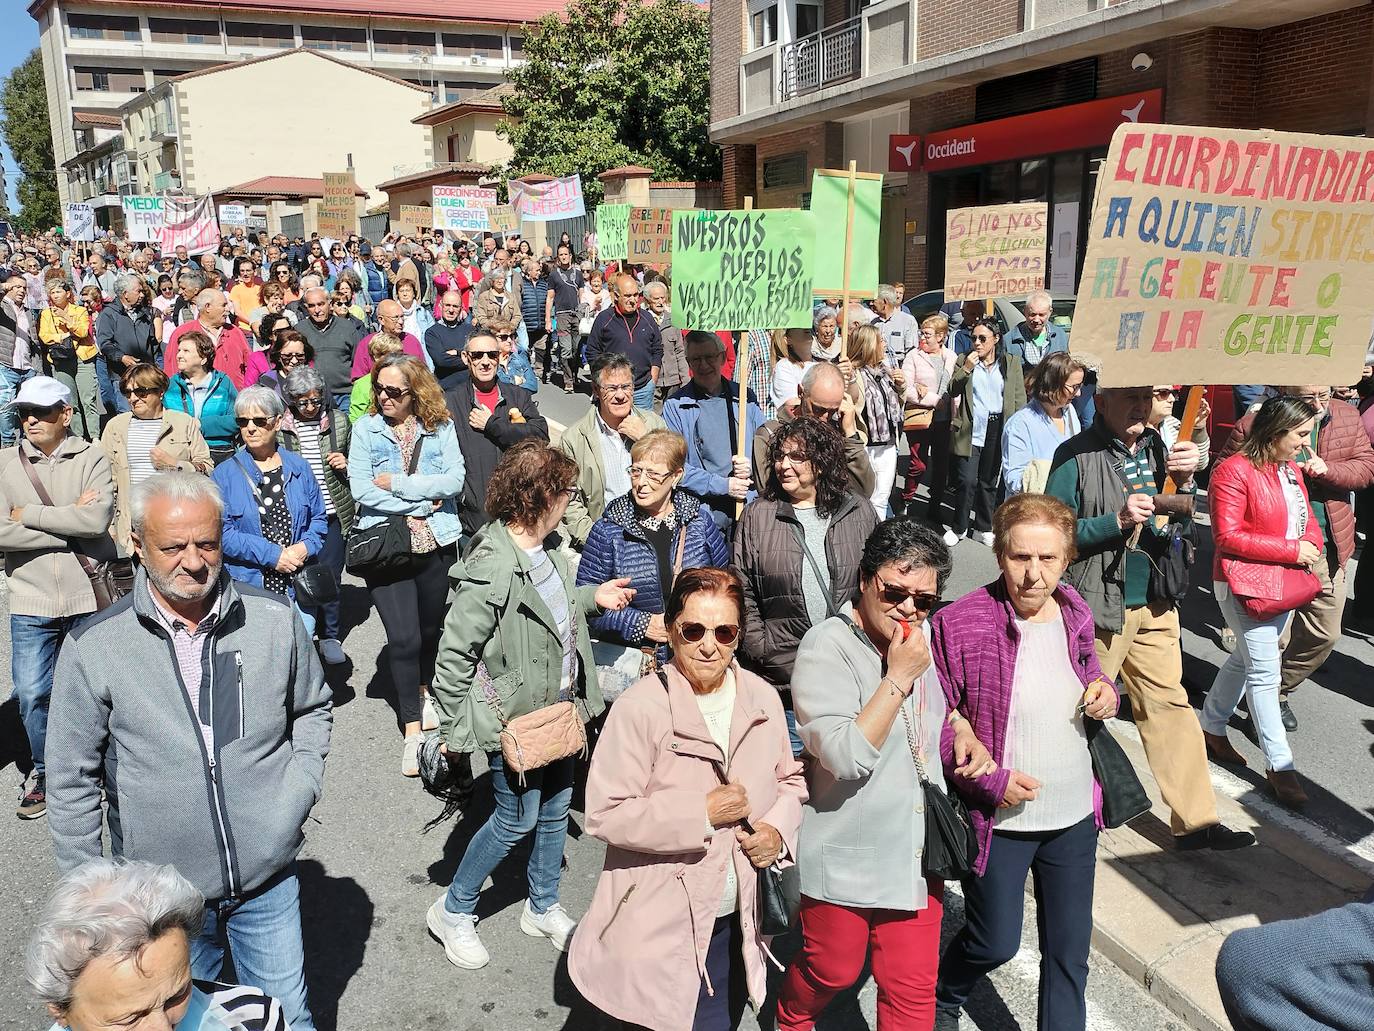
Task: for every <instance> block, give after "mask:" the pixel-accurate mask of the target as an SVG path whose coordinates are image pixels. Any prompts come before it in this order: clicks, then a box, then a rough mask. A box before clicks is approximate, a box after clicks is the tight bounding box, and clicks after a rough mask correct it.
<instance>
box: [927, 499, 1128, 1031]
mask: <svg viewBox="0 0 1374 1031" xmlns="http://www.w3.org/2000/svg"><path fill="white" fill-rule="evenodd" d="M992 526H993V552H994V554H996V556H997V562H998V564H999V565H1000V566H1001V569H1002V575H1001V576H1000V577H999V578H998V579H996V580H994V581H993V582H992V583H990V584H988V585H987V586H985V587H980V588H979V589H978V590H976V591H973V592H972V593H971V594H968V595H965V596H964V597H963V598H960V599H959V600H958V601H956V602H954V603H953V604H952V605H950V606H949V607H948V608H945V609H943V610H942V611H941V612H940V614H939V615H937V616H936V617H935V618H934V619H933V620H931V650H932V651H933V652H934V655H935V666H936V669H937V670H938V671H939V676H940V681H941V683H943V684H944V686H945V696H946V698H947V700H948V702H949V704H950V705H951V706H958V708H959V709H960V710H962V711H963V712H967V713H969V718H970V720H972V721H973V731H974V733H975V734H977V736H978V738H979V740H981V741H985V742H987V744H988V746H989V747H990V748H991V749H992V758H993V759H994V760H995V767H996V768H995V770H994V772H992V773H991V774H990V775H989V776H986V777H982V778H980V779H978V780H976V781H974V780H968V779H962V778H954V779H953V783H954V785H955V787H956V788H957V789H958V790H959V792H960V793H961V794H962V795H963V796H964V800H965V801H966V802H967V803H968V807H969V816H970V818H971V821H972V823H973V829H974V831H975V832H976V834H977V837H978V846H979V847H978V859H977V861H976V862H975V864H974V873H975V875H976V876H974V877H970V878H968V879H966V880H965V881H964V882H963V883H964V910H965V917H966V919H967V923H966V925H965V926H964V928H963V929H962V930H961V931H960V932H959V933H958V935H956V936H955V938H954V941H953V942H951V943H950V946H949V948H948V949H947V950H946V951H945V955H944V958H943V960H941V962H940V983H939V985H938V986H937V987H936V990H935V1000H936V1003H935V1004H936V1016H935V1028H936V1031H957V1028H958V1027H959V1011H960V1010H961V1009H962V1008H963V1005H964V1002H965V1000H966V999H967V998H968V996H969V993H970V992H971V991H972V990H973V987H974V985H975V984H977V982H978V981H979V979H981V978H982V977H983V976H985V975H986V974H988V973H990V972H991V971H993V970H995V969H996V968H997V967H999V966H1001V965H1002V964H1003V963H1005V962H1007V961H1008V960H1010V959H1011V958H1012V957H1014V956H1015V955H1016V952H1017V950H1018V949H1019V948H1020V944H1021V916H1022V905H1023V899H1024V891H1025V885H1026V874H1027V873H1032V874H1034V877H1035V905H1036V909H1037V919H1038V922H1039V925H1040V942H1041V949H1040V951H1041V958H1040V1001H1039V1014H1038V1016H1039V1021H1038V1027H1039V1028H1040V1031H1083V1028H1084V1027H1085V1025H1086V1021H1087V1011H1086V1004H1085V1002H1084V993H1085V991H1086V990H1087V980H1088V947H1089V943H1090V939H1091V937H1092V906H1093V874H1094V871H1095V870H1096V858H1097V833H1098V831H1099V829H1101V828H1102V826H1103V822H1102V812H1101V791H1100V786H1099V785H1098V783H1097V781H1096V780H1095V778H1094V775H1093V765H1092V758H1091V756H1090V754H1089V752H1088V731H1089V728H1086V727H1085V726H1084V724H1085V717H1088V718H1090V720H1106V719H1109V718H1110V717H1112V716H1113V715H1115V714H1116V708H1117V693H1116V689H1115V688H1114V687H1113V686H1112V685H1111V683H1110V682H1108V681H1107V679H1106V678H1105V677H1104V676H1103V675H1102V668H1101V666H1099V665H1098V660H1097V651H1096V649H1095V647H1094V642H1093V615H1092V611H1091V609H1089V608H1088V605H1087V603H1086V602H1085V601H1084V600H1083V599H1082V598H1081V597H1079V595H1078V594H1077V593H1076V592H1075V591H1074V590H1073V588H1072V587H1070V586H1068V584H1067V583H1061V582H1060V577H1061V576H1063V574H1064V570H1065V569H1066V568H1067V567H1068V565H1069V563H1071V562H1072V561H1073V559H1074V531H1075V529H1076V517H1075V515H1074V513H1073V511H1072V510H1071V509H1070V508H1069V507H1068V506H1067V505H1065V504H1064V503H1063V502H1062V501H1060V500H1058V499H1057V498H1055V497H1052V496H1050V495H1046V494H1018V495H1017V496H1016V497H1014V498H1012V499H1011V500H1009V501H1007V502H1006V503H1004V504H1003V505H1002V506H1001V507H1000V508H999V509H998V510H997V512H996V514H995V515H994V516H993V520H992ZM1090 720H1089V722H1090Z"/></svg>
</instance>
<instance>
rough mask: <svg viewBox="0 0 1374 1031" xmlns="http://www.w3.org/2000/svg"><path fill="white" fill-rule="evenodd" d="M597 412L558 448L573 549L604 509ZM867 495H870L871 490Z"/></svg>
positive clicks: (652, 422) (649, 424)
mask: <svg viewBox="0 0 1374 1031" xmlns="http://www.w3.org/2000/svg"><path fill="white" fill-rule="evenodd" d="M632 414H634V415H637V416H639V417H640V418H641V419H643V420H644V426H645V429H646V430H661V429H664V428H665V427H666V426H667V424H666V423H665V422H664V421H663V419H662V417H660V416H659V415H658V414H657V413H655V412H646V411H645V410H644V409H642V408H636V409H634V410H633V412H632ZM596 419H597V410H596V406H595V405H593V406H592V409H591V410H590V411H589V412H587V414H586V415H584V416H582V418H580V419H578V420H577V422H575V423H573V424H572V425H571V426H569V427H568V428H567V429H566V430H564V431H563V438H562V439H561V440H560V441H559V444H558V446H559V447H561V448H562V449H563V452H564V454H566V455H567V456H568V457H569V458H571V459H572V460H573V461H574V462H576V463H577V469H578V472H577V497H575V498H573V499H572V501H570V502H568V511H567V513H566V514H565V515H564V516H563V530H564V532H565V533H566V534H567V535H568V536H569V537H571V538H572V543H573V547H575V548H578V549H579V550H580V549H581V548H582V546H583V545H584V544H586V543H587V535H588V534H589V533H591V532H592V527H593V526H594V525H595V524H596V521H597V520H598V519H600V518H601V513H602V512H604V511H605V510H606V472H605V470H604V469H603V468H602V467H601V462H602V458H601V433H600V430H598V429H597V425H596ZM869 493H870V494H871V493H873V491H872V489H871V488H870V490H869Z"/></svg>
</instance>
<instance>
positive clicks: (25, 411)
mask: <svg viewBox="0 0 1374 1031" xmlns="http://www.w3.org/2000/svg"><path fill="white" fill-rule="evenodd" d="M66 407H67V406H66V405H62V404H56V405H48V407H46V408H39V407H37V406H36V405H17V406H15V409H14V412H15V414H16V415H18V416H19V421H20V422H27V421H28V420H29V419H38V420H40V421H42V422H52V421H53V420H54V419H56V418H57V417H58V416H60V415H61V414H62V410H63V409H64V408H66Z"/></svg>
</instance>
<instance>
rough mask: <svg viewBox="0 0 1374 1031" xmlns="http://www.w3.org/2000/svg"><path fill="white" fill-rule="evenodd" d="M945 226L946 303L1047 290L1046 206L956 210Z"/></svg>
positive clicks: (999, 205) (1041, 203) (1047, 235)
mask: <svg viewBox="0 0 1374 1031" xmlns="http://www.w3.org/2000/svg"><path fill="white" fill-rule="evenodd" d="M945 226H946V229H945V300H946V301H969V300H982V299H984V298H988V297H1015V296H1018V295H1023V294H1028V293H1030V292H1031V291H1032V290H1041V289H1043V288H1044V286H1045V253H1046V247H1047V246H1048V245H1049V205H1048V204H1046V203H1044V202H1043V201H1041V202H1031V203H1027V204H992V205H988V206H986V207H981V208H958V209H956V210H954V211H951V212H949V215H948V217H947V219H946V222H945Z"/></svg>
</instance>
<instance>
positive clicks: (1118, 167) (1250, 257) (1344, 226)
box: [1073, 124, 1374, 387]
mask: <svg viewBox="0 0 1374 1031" xmlns="http://www.w3.org/2000/svg"><path fill="white" fill-rule="evenodd" d="M1372 204H1374V140H1368V139H1361V138H1355V137H1348V136H1317V135H1313V134H1309V133H1281V132H1271V131H1268V130H1262V129H1256V130H1242V129H1205V128H1194V127H1191V126H1178V125H1133V124H1128V125H1122V126H1120V127H1119V128H1118V129H1117V131H1116V133H1115V134H1114V135H1113V136H1112V145H1111V149H1110V150H1109V151H1108V153H1107V160H1106V162H1105V163H1104V164H1103V165H1102V169H1101V172H1100V173H1099V177H1098V185H1097V195H1096V197H1095V199H1094V201H1093V212H1092V221H1091V223H1090V224H1089V229H1088V249H1087V256H1086V260H1085V261H1084V264H1083V278H1082V279H1081V280H1080V281H1079V285H1078V304H1077V307H1076V309H1075V311H1074V325H1073V343H1074V345H1075V346H1076V347H1077V346H1082V347H1084V348H1085V349H1091V350H1092V351H1093V352H1094V353H1095V354H1096V355H1097V356H1098V357H1099V358H1100V359H1101V361H1102V370H1101V372H1100V373H1099V380H1100V382H1101V383H1102V384H1103V385H1104V386H1114V387H1116V386H1145V385H1149V384H1155V383H1332V384H1334V383H1354V382H1355V381H1356V380H1358V379H1359V378H1360V368H1361V366H1362V364H1363V362H1364V354H1365V345H1366V344H1367V343H1368V342H1369V339H1370V331H1371V324H1374V207H1371V205H1372Z"/></svg>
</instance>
